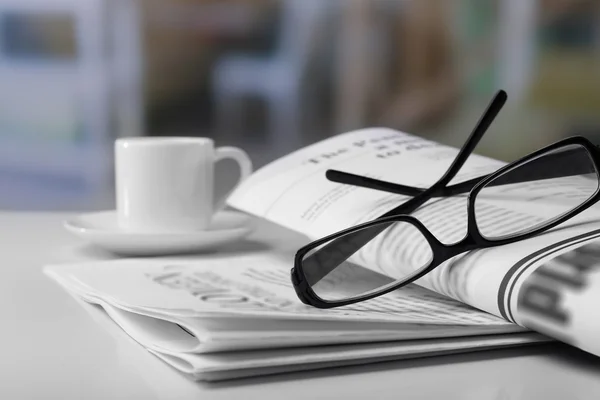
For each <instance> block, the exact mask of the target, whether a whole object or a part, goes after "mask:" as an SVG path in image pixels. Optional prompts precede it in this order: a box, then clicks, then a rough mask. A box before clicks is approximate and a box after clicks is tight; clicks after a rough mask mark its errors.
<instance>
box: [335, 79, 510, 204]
mask: <svg viewBox="0 0 600 400" xmlns="http://www.w3.org/2000/svg"><path fill="white" fill-rule="evenodd" d="M506 98H507V96H506V92H505V91H504V90H500V91H498V93H496V95H495V96H494V98H493V99H492V101H491V102H490V104H489V105H488V107H487V109H486V110H485V112H484V113H483V115H482V116H481V118H480V119H479V121H478V122H477V125H475V128H474V129H473V131H472V132H471V135H469V138H468V139H467V141H466V142H465V144H464V145H463V147H462V148H461V149H460V151H459V152H458V155H457V156H456V158H455V159H454V161H453V162H452V164H451V165H450V167H449V168H448V170H447V171H446V173H445V174H444V176H442V178H440V180H439V181H438V182H437V183H436V184H435V185H436V186H440V185H441V186H446V185H447V184H448V182H450V180H452V178H454V177H455V176H456V174H457V173H458V171H459V170H460V169H461V168H462V166H463V165H464V164H465V161H466V160H467V158H468V157H469V156H470V155H471V153H472V152H473V149H475V147H476V146H477V144H478V143H479V141H480V140H481V138H482V137H483V135H484V134H485V132H486V131H487V130H488V128H489V127H490V125H491V124H492V122H493V121H494V119H495V118H496V116H497V115H498V113H499V112H500V110H501V109H502V107H503V106H504V104H505V103H506ZM325 177H326V178H327V179H329V180H330V181H332V182H337V183H344V184H347V185H354V186H360V187H365V188H369V189H375V190H383V191H386V192H390V193H396V194H400V195H405V196H417V195H418V194H420V193H423V192H424V191H425V189H422V188H416V187H412V186H405V185H400V184H396V183H390V182H385V181H380V180H378V179H373V178H368V177H366V176H360V175H354V174H350V173H347V172H342V171H337V170H332V169H330V170H328V171H327V172H325ZM479 179H481V178H475V179H473V180H472V181H473V186H474V184H475V183H477V182H478V181H479ZM468 182H471V181H468ZM460 185H461V186H460V188H461V190H465V191H468V190H470V189H468V190H466V189H465V188H467V187H471V188H472V187H473V186H468V185H466V182H463V183H461V184H460ZM455 190H456V189H455ZM453 194H457V193H453Z"/></svg>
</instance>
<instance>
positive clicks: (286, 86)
mask: <svg viewBox="0 0 600 400" xmlns="http://www.w3.org/2000/svg"><path fill="white" fill-rule="evenodd" d="M500 88H502V89H505V90H506V91H507V92H508V95H509V102H508V103H507V106H506V107H505V109H504V110H503V111H502V113H501V114H500V116H499V117H498V119H497V121H496V123H495V124H494V126H493V127H492V129H490V131H489V132H488V134H487V135H486V137H485V139H484V141H483V142H482V144H480V146H479V147H478V149H477V152H478V153H480V154H484V155H488V156H491V157H495V158H498V159H502V160H505V161H510V160H513V159H515V158H517V157H519V156H521V155H524V154H526V153H528V152H530V151H532V150H534V149H536V148H539V147H540V146H543V145H545V144H549V143H551V142H553V141H556V140H558V139H560V138H563V137H566V136H571V135H574V134H580V135H584V136H586V137H588V138H590V139H592V140H598V141H600V1H592V0H418V1H417V0H412V1H411V0H369V1H367V0H0V209H19V210H23V209H27V210H92V209H106V208H110V207H113V206H114V193H113V169H112V164H113V147H112V146H113V141H114V139H115V138H117V137H124V136H141V135H149V136H182V135H183V136H208V137H211V138H214V140H215V141H216V144H217V145H233V146H239V147H242V148H244V149H245V150H246V151H247V152H248V153H249V154H250V156H251V157H252V159H253V161H254V164H255V166H256V167H257V168H258V167H260V166H262V165H264V164H266V163H267V162H269V161H271V160H274V159H276V158H278V157H280V156H282V155H284V154H286V153H288V152H290V151H292V150H294V149H296V148H299V147H301V146H304V145H307V144H310V143H313V142H315V141H319V140H322V139H325V138H327V137H330V136H332V135H336V134H338V133H342V132H346V131H349V130H353V129H359V128H363V127H370V126H387V127H391V128H395V129H399V130H402V131H405V132H409V133H413V134H417V135H421V136H424V137H428V138H431V139H434V140H437V141H440V142H442V143H446V144H451V145H455V146H460V145H461V144H462V142H463V141H464V139H465V138H466V137H467V135H468V134H469V132H470V130H471V129H472V127H473V125H474V124H475V122H476V121H477V119H478V117H479V115H480V114H481V112H482V111H483V110H484V109H485V106H486V104H487V102H488V101H489V100H490V99H491V97H492V96H493V94H494V93H495V91H496V90H497V89H500Z"/></svg>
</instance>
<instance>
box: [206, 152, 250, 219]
mask: <svg viewBox="0 0 600 400" xmlns="http://www.w3.org/2000/svg"><path fill="white" fill-rule="evenodd" d="M226 158H231V159H232V160H234V161H235V162H237V164H238V165H239V167H240V178H239V179H238V181H237V182H236V184H235V185H233V187H232V188H231V189H229V190H228V191H227V192H225V194H224V195H223V196H221V198H220V199H218V200H216V201H215V206H214V210H215V212H216V211H219V210H221V209H222V208H223V207H225V201H226V200H227V198H228V197H229V195H230V194H231V193H233V191H234V190H235V189H236V188H237V187H238V186H239V184H240V183H242V181H243V180H244V179H246V178H247V177H249V176H250V175H251V174H252V161H250V157H249V156H248V154H246V152H245V151H244V150H242V149H238V148H237V147H228V146H226V147H218V148H216V149H215V164H216V163H217V162H219V161H221V160H224V159H226Z"/></svg>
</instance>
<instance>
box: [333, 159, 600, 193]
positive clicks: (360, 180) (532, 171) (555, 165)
mask: <svg viewBox="0 0 600 400" xmlns="http://www.w3.org/2000/svg"><path fill="white" fill-rule="evenodd" d="M580 160H581V154H580V153H579V151H578V150H572V151H561V152H554V153H549V154H547V155H546V156H544V158H542V159H539V160H538V161H536V164H535V168H522V169H519V173H518V174H506V175H505V176H504V177H499V178H497V179H494V181H492V182H490V184H489V186H499V185H508V184H513V183H522V182H532V181H539V180H543V179H552V178H562V177H568V176H574V175H581V174H584V173H590V172H593V168H592V169H588V168H585V167H583V168H582V165H581V162H580ZM325 175H326V176H327V178H328V179H329V180H331V181H333V182H337V183H344V184H348V185H353V186H359V187H364V188H367V189H374V190H381V191H384V192H388V193H395V194H400V195H406V196H416V195H418V194H419V193H422V192H423V191H424V190H425V189H421V188H416V187H412V186H404V185H400V184H397V183H392V182H386V181H381V180H378V179H373V178H367V177H364V176H360V175H354V174H350V173H347V172H342V171H337V170H328V171H327V172H326V174H325ZM488 176H489V175H482V176H479V177H477V178H473V179H469V180H468V181H464V182H460V183H457V184H455V185H450V186H446V188H445V189H444V190H443V191H442V193H440V194H439V196H456V195H459V194H463V193H468V192H470V191H471V189H473V187H474V186H475V185H477V183H479V182H480V181H482V180H483V179H485V178H486V177H488Z"/></svg>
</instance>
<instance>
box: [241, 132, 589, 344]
mask: <svg viewBox="0 0 600 400" xmlns="http://www.w3.org/2000/svg"><path fill="white" fill-rule="evenodd" d="M457 153H458V150H457V149H454V148H451V147H448V146H443V145H440V144H437V143H435V142H431V141H428V140H424V139H421V138H418V137H415V136H411V135H408V134H405V133H402V132H397V131H393V130H389V129H380V128H376V129H366V130H360V131H355V132H350V133H347V134H343V135H339V136H336V137H333V138H331V139H328V140H325V141H323V142H320V143H317V144H315V145H312V146H309V147H307V148H304V149H301V150H299V151H297V152H295V153H292V154H290V155H288V156H286V157H283V158H282V159H279V160H277V161H275V162H273V163H271V164H270V165H268V166H266V167H264V168H263V169H261V170H259V171H257V172H256V173H255V174H254V175H253V176H252V177H251V178H250V179H248V180H247V181H246V182H245V183H244V184H242V185H241V186H240V187H239V188H238V190H237V191H236V192H234V194H233V195H232V196H231V197H230V199H229V204H230V205H231V206H233V207H236V208H238V209H241V210H244V211H247V212H249V213H251V214H254V215H257V216H260V217H263V218H266V219H268V220H270V221H273V222H275V223H278V224H281V225H283V226H286V227H288V228H290V229H293V230H295V231H298V232H301V233H303V234H305V235H307V236H308V237H309V238H310V239H317V238H320V237H323V236H326V235H328V234H331V233H334V232H337V231H339V230H342V229H345V228H348V227H351V226H354V225H357V224H360V223H363V222H367V221H370V220H373V219H375V218H377V217H379V216H381V215H383V214H385V213H386V212H387V211H389V210H390V209H393V208H395V207H397V206H398V205H400V204H401V203H403V202H405V201H406V200H407V197H406V196H399V195H396V194H389V193H385V192H381V191H375V190H370V189H364V188H357V187H352V186H348V185H342V184H337V183H333V182H330V181H328V180H327V179H326V177H325V171H326V170H328V169H338V170H342V171H345V172H350V173H354V174H359V175H364V176H368V177H373V178H377V179H381V180H385V181H391V182H397V183H400V184H403V185H410V186H417V187H423V188H426V187H428V186H430V185H431V184H433V183H435V181H436V180H437V179H439V178H440V177H441V176H442V175H443V173H444V172H445V171H446V169H447V167H448V166H449V165H450V163H451V162H452V161H453V159H454V157H455V156H456V154H457ZM502 165H503V163H501V162H499V161H495V160H492V159H490V158H486V157H481V156H478V155H472V156H471V157H470V158H469V160H468V161H467V163H466V164H465V166H464V167H463V168H462V169H461V171H460V173H459V174H458V176H457V177H456V178H455V179H454V180H453V183H456V182H460V181H464V180H468V179H471V178H473V177H476V176H481V175H485V174H487V173H490V172H493V171H495V170H496V169H498V168H499V167H500V166H502ZM583 184H584V182H581V180H580V179H575V178H572V179H569V178H567V179H563V180H562V181H560V182H558V184H557V182H556V180H552V182H550V183H548V182H544V181H537V182H530V183H529V185H530V187H529V190H528V195H527V196H526V197H527V198H519V199H511V198H510V197H511V193H510V188H507V190H506V192H505V193H503V192H502V191H499V192H498V193H495V194H496V195H495V196H492V197H489V198H487V199H486V198H483V199H482V202H481V210H482V211H481V212H480V217H481V218H485V221H486V224H487V225H486V226H489V227H493V228H494V229H496V230H497V232H498V233H499V234H501V233H502V232H503V231H506V232H509V231H515V230H519V229H523V228H525V227H529V226H533V225H535V224H536V223H539V222H540V221H543V220H545V219H547V218H548V215H549V214H552V212H553V211H552V210H553V207H556V206H557V205H559V204H560V202H561V201H563V200H565V199H568V198H569V197H570V196H573V195H575V196H577V195H578V193H582V192H584V191H582V190H581V188H582V185H583ZM508 186H510V185H508ZM521 193H522V192H521ZM515 201H516V202H517V203H518V204H517V203H515ZM413 215H414V216H415V217H417V218H418V219H419V220H420V221H421V222H423V224H424V225H425V226H426V227H427V228H428V229H429V230H430V231H431V232H432V233H433V234H434V235H435V236H436V237H437V238H438V239H439V240H440V241H442V242H443V243H446V244H451V243H454V242H457V241H459V240H460V239H462V238H463V237H464V235H465V234H466V231H467V197H466V195H465V196H456V197H452V198H444V199H434V200H432V201H430V202H428V203H427V204H425V205H424V206H422V207H421V208H420V209H418V210H417V211H416V212H414V213H413ZM393 233H394V234H390V235H385V236H384V235H380V236H378V237H376V238H375V239H373V241H372V243H369V245H368V246H365V248H364V249H362V250H361V251H359V252H357V253H356V254H355V255H354V256H353V257H352V261H353V262H355V263H357V264H359V265H361V266H362V267H365V268H368V269H370V270H373V271H375V272H377V273H379V274H381V275H384V276H388V277H390V278H392V279H394V278H396V279H397V278H398V277H400V276H403V275H406V271H401V270H399V269H401V266H402V265H404V264H403V263H399V262H398V257H405V258H406V257H419V254H418V253H419V249H418V248H414V249H412V250H411V251H408V252H406V253H404V254H398V252H397V251H396V249H397V248H398V247H399V245H400V244H404V248H406V245H405V243H406V242H410V237H409V236H407V235H405V234H404V233H403V232H401V231H398V232H393ZM599 237H600V213H599V210H598V207H593V208H591V209H589V210H587V211H585V212H584V213H582V214H580V215H579V216H578V217H577V218H574V219H573V220H571V221H569V222H568V223H565V224H563V225H561V226H560V227H557V228H555V229H553V230H551V231H550V232H548V233H546V234H543V235H539V236H537V237H534V238H531V239H529V240H526V241H521V242H516V243H513V244H510V245H505V246H500V247H495V248H489V249H485V250H479V251H474V252H471V253H468V254H463V255H460V256H458V257H455V258H454V259H452V260H449V261H448V262H446V263H445V264H444V265H441V266H440V267H438V268H437V269H436V270H434V271H433V272H432V273H430V274H427V275H426V276H425V277H423V278H421V279H420V280H418V281H417V284H419V285H421V286H423V287H426V288H428V289H432V290H433V291H436V292H438V293H441V294H444V295H446V296H449V297H451V298H454V299H456V300H459V301H462V302H465V303H467V304H469V305H472V306H474V307H477V308H479V309H482V310H484V311H487V312H489V313H491V314H494V315H496V316H499V317H502V318H505V319H507V320H509V321H512V322H517V323H519V324H521V325H523V326H527V327H531V328H533V329H536V330H539V331H541V332H543V333H546V334H549V335H551V336H553V337H555V338H557V339H559V340H565V341H567V342H570V343H573V344H576V345H577V346H579V347H581V348H583V349H585V350H588V351H591V352H594V353H596V354H600V348H598V347H597V346H598V345H597V344H595V346H596V347H594V344H591V343H590V342H591V338H592V337H593V335H594V333H595V336H597V333H598V332H600V323H597V322H596V321H595V319H593V318H591V317H590V315H591V314H590V313H591V312H592V311H591V310H593V308H591V307H593V306H591V305H590V304H593V303H594V302H593V301H592V300H593V299H592V293H594V292H593V290H595V291H596V292H598V290H599V288H600V286H599V285H600V282H597V283H596V286H595V288H594V289H593V290H592V288H593V287H594V286H593V283H594V279H596V280H597V279H598V276H599V274H596V275H594V274H592V272H591V271H595V270H594V269H593V268H592V267H593V266H596V265H598V264H599V263H598V262H596V263H595V264H594V261H593V260H594V259H595V260H598V258H594V257H593V256H594V255H595V254H596V253H600V251H596V250H594V249H596V248H597V245H595V244H593V241H594V240H595V239H597V238H599ZM402 241H403V242H402ZM582 246H583V247H582ZM578 249H579V250H578ZM291 262H292V261H291V259H290V265H291ZM582 263H583V264H582ZM565 265H568V267H565ZM599 267H600V266H599Z"/></svg>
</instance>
